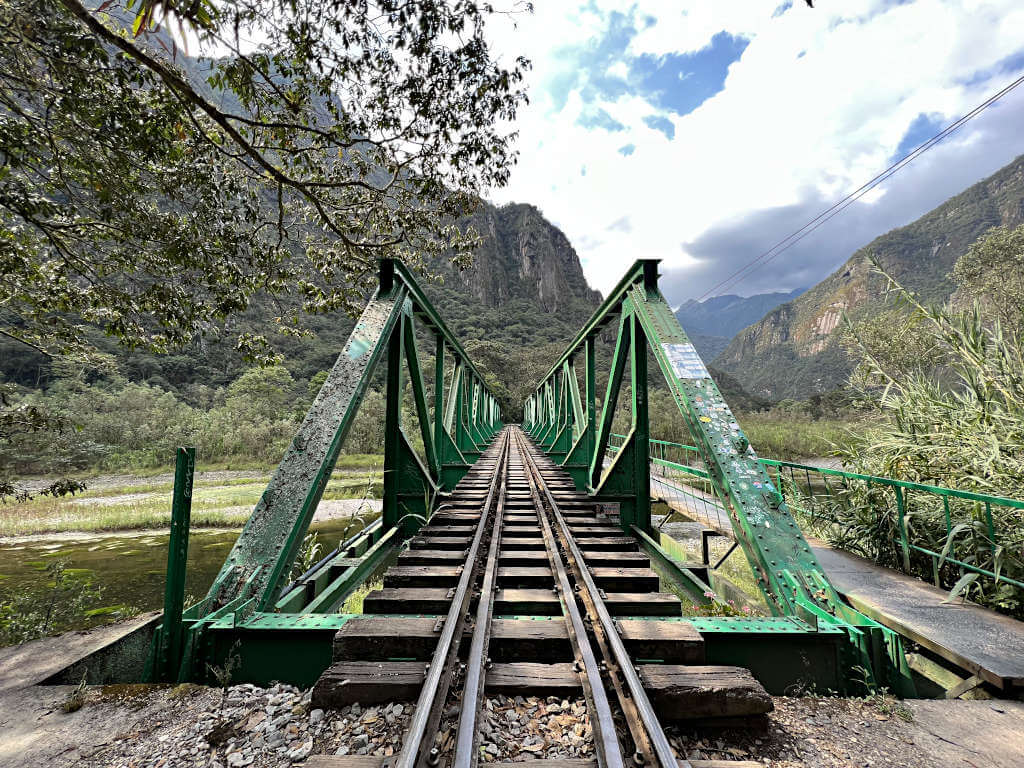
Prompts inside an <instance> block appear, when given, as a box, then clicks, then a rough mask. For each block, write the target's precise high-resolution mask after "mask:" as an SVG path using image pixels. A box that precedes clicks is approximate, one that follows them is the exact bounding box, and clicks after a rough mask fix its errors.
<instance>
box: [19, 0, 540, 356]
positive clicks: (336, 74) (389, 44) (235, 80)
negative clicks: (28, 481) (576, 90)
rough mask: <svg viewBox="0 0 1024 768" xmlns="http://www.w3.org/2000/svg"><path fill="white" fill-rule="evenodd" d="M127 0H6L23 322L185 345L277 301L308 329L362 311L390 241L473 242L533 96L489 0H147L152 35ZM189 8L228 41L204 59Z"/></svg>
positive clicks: (215, 44) (258, 349)
mask: <svg viewBox="0 0 1024 768" xmlns="http://www.w3.org/2000/svg"><path fill="white" fill-rule="evenodd" d="M117 2H118V0H114V2H111V1H110V0H108V2H104V3H103V5H102V6H101V8H102V9H105V10H102V11H99V10H98V11H90V10H89V9H88V8H87V7H86V6H85V5H83V4H82V2H80V1H79V0H11V2H8V3H4V4H3V5H2V6H0V29H2V30H3V31H2V32H0V105H2V109H0V267H2V270H3V274H4V275H5V280H4V282H3V285H2V286H0V308H2V310H3V313H4V314H3V316H2V318H0V323H2V324H0V331H2V332H3V333H4V334H6V335H9V336H13V337H15V338H18V339H21V340H23V341H25V342H27V343H30V344H32V345H34V346H36V347H38V348H40V349H43V350H45V351H47V352H50V353H54V352H64V351H68V350H79V351H80V350H81V348H82V347H83V346H84V345H85V339H84V336H83V327H84V324H85V323H93V324H97V325H99V326H100V327H102V328H103V329H104V330H105V331H106V332H107V333H109V334H111V335H113V336H115V337H116V338H118V339H119V340H120V341H121V342H122V343H124V344H126V345H128V346H144V347H148V348H152V349H155V350H158V351H163V350H166V349H168V348H170V347H173V346H176V345H180V344H183V343H185V342H187V341H189V340H190V339H192V338H193V337H194V336H196V335H197V334H202V333H204V332H208V331H209V330H211V329H212V328H214V327H216V326H217V325H218V324H222V323H223V322H224V321H225V320H226V319H228V318H230V317H232V316H234V315H237V314H239V313H240V312H242V311H243V310H244V309H245V308H246V307H248V306H249V305H250V303H251V301H252V299H253V297H254V296H256V295H257V294H263V295H268V296H272V297H278V298H279V299H280V300H281V304H282V306H281V316H280V317H279V319H278V324H279V328H280V329H281V330H282V331H285V332H294V330H295V329H296V328H299V327H301V324H302V323H301V318H302V315H303V313H304V312H324V311H330V310H334V309H338V308H344V309H348V310H353V309H355V308H356V307H357V306H359V305H360V304H361V298H362V296H363V295H364V293H365V290H366V286H367V284H368V282H369V278H370V276H371V274H372V273H373V271H374V270H375V269H376V260H377V258H378V257H382V256H394V257H400V258H404V259H405V260H407V261H412V262H415V263H422V261H423V259H425V258H427V257H431V256H440V255H442V254H448V255H451V256H452V257H453V258H456V259H465V258H467V257H468V254H469V252H470V249H471V247H472V246H473V244H474V243H475V237H474V236H473V233H472V232H464V231H461V230H460V229H459V228H458V227H457V226H456V223H455V222H456V219H457V218H458V217H459V216H462V215H464V214H466V213H468V212H469V211H470V210H471V209H472V208H473V207H474V205H475V204H476V201H477V200H478V195H479V193H480V192H481V191H483V190H484V189H485V188H487V187H489V186H491V185H495V184H501V183H503V182H504V181H505V180H506V179H507V177H508V173H509V170H510V167H511V165H512V163H513V162H514V153H513V151H512V148H511V140H512V138H513V137H512V135H511V134H510V133H509V132H508V130H507V129H506V126H507V124H508V122H509V121H511V120H512V119H513V118H514V117H515V113H516V109H517V107H518V105H519V104H520V103H522V101H523V100H524V98H525V96H524V93H523V92H522V90H521V89H520V88H519V85H520V83H521V80H522V71H523V68H524V67H525V66H527V63H526V62H525V61H524V60H523V59H517V60H516V61H515V63H514V65H513V66H512V67H511V68H509V69H506V68H503V67H501V66H499V65H498V64H496V63H495V62H494V61H493V60H492V59H491V56H490V52H489V50H488V47H487V42H486V39H485V37H484V26H483V25H484V20H485V17H486V15H487V13H488V10H487V9H486V8H485V7H482V6H478V5H477V3H475V2H471V1H470V0H421V1H420V2H417V3H414V4H411V3H405V2H399V1H398V0H378V1H377V2H366V1H365V0H297V1H292V0H224V1H223V2H217V3H215V4H214V3H212V2H210V1H209V0H141V5H137V6H135V7H134V8H132V9H131V10H132V11H135V12H136V17H135V20H134V24H132V25H131V26H132V27H133V29H132V30H129V29H128V28H127V27H128V24H129V22H128V21H126V20H125V19H126V18H128V19H130V16H127V17H126V14H127V13H128V10H129V9H127V8H119V7H118V6H117V5H116V3H117ZM127 2H128V5H129V6H133V5H134V2H135V0H127ZM171 21H174V22H176V23H178V24H179V25H181V26H182V28H185V27H187V28H188V29H189V33H190V34H191V35H192V36H194V37H197V38H198V40H199V43H200V46H201V47H202V48H203V49H204V50H212V49H216V50H217V51H219V52H221V53H223V54H225V55H223V56H222V57H220V58H217V59H193V58H189V57H187V56H184V55H183V54H181V53H180V52H178V50H177V46H176V44H175V43H174V41H173V39H172V38H171V37H170V36H169V35H168V34H167V33H166V31H165V29H164V28H165V27H166V25H167V23H169V22H171ZM133 32H134V33H136V35H135V36H133ZM253 40H255V41H259V42H258V43H255V44H250V43H248V42H246V41H253ZM238 344H239V346H240V347H241V348H242V349H244V350H245V351H246V352H247V353H248V354H249V356H250V357H253V358H257V359H259V358H264V359H265V358H266V357H268V356H269V355H270V352H271V350H270V344H269V342H268V339H267V336H266V334H239V338H238Z"/></svg>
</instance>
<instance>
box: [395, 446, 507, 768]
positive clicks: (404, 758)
mask: <svg viewBox="0 0 1024 768" xmlns="http://www.w3.org/2000/svg"><path fill="white" fill-rule="evenodd" d="M501 441H502V443H501V448H500V449H499V453H498V457H497V461H496V465H495V471H494V474H493V476H492V477H491V483H490V486H489V487H488V490H487V498H486V499H485V501H484V506H483V509H481V510H480V520H479V522H478V523H477V526H476V533H475V534H474V536H473V542H472V543H471V544H470V547H469V550H468V551H467V553H466V562H465V566H464V567H463V569H462V575H461V576H460V577H459V583H458V586H457V587H456V588H455V594H454V596H453V597H452V602H451V605H450V606H449V608H448V614H447V616H446V617H445V621H444V626H443V629H442V630H441V637H440V638H438V641H437V648H436V649H435V650H434V655H433V656H432V657H431V659H430V664H429V665H428V667H427V677H426V679H425V680H424V681H423V688H422V689H420V695H419V698H418V699H417V700H416V711H415V713H414V714H413V717H412V722H410V723H409V729H408V731H406V736H405V743H404V744H403V746H402V751H401V752H400V753H399V755H398V757H397V758H396V759H395V761H394V766H395V768H417V767H418V766H421V765H426V764H427V761H428V754H429V753H425V752H424V751H423V750H422V745H423V739H424V736H425V735H426V733H427V731H428V728H429V727H430V725H431V724H433V728H431V729H430V730H435V731H436V728H437V723H438V722H439V721H440V717H441V710H442V709H443V707H444V702H445V699H446V698H447V696H448V687H449V685H450V683H451V676H452V666H453V663H454V660H455V656H456V655H457V654H458V650H459V647H458V643H455V644H454V645H453V643H452V641H453V639H454V638H455V637H456V635H458V637H459V638H461V637H462V629H463V626H464V624H465V617H466V614H467V613H468V610H467V609H468V608H469V599H470V596H471V594H472V592H471V590H470V586H471V585H472V584H473V583H474V581H475V576H476V573H477V553H478V552H479V550H480V542H481V541H482V540H483V537H484V532H485V530H486V528H487V521H488V520H489V519H490V512H491V506H492V504H493V502H494V497H495V492H496V491H497V486H498V478H499V476H500V472H499V471H498V467H500V466H501V464H502V463H503V462H507V461H508V451H509V445H510V439H509V431H508V429H507V428H506V429H505V431H504V432H503V433H502V435H501ZM442 678H444V685H442ZM434 735H435V734H431V738H433V737H434ZM432 751H433V748H432V750H431V752H432ZM431 757H436V755H431Z"/></svg>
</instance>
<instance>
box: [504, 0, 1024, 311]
mask: <svg viewBox="0 0 1024 768" xmlns="http://www.w3.org/2000/svg"><path fill="white" fill-rule="evenodd" d="M534 5H535V10H534V12H533V13H532V14H531V13H513V14H508V15H499V16H496V17H494V18H492V19H491V21H490V22H489V32H488V34H489V35H490V37H491V40H492V44H493V47H494V53H495V54H496V55H497V56H498V57H499V59H500V60H501V61H503V62H504V63H506V64H507V63H509V62H510V61H511V59H512V57H514V56H515V55H518V54H522V55H525V56H527V58H529V59H530V60H531V61H532V63H533V67H532V70H531V71H530V73H529V75H528V85H529V94H530V104H529V105H528V106H527V107H524V108H523V109H522V110H521V111H520V114H519V116H518V118H517V120H516V125H515V128H516V130H518V132H519V138H518V143H517V146H518V150H519V153H520V156H519V162H518V165H517V167H516V169H515V170H514V171H513V174H512V177H511V180H510V183H509V184H508V186H506V187H505V188H502V189H498V190H494V191H493V193H492V194H491V198H492V199H493V200H494V201H495V202H497V203H499V204H500V203H506V202H512V201H515V202H528V203H532V204H534V205H536V206H537V207H538V208H539V209H540V210H541V211H542V212H543V213H544V215H545V216H546V217H547V218H548V219H549V220H551V221H552V222H553V223H555V224H556V225H557V226H558V227H560V228H561V229H562V230H563V231H564V232H565V234H566V235H567V236H568V237H569V240H570V241H571V242H572V244H573V246H574V247H575V249H576V251H577V253H578V254H579V256H580V259H581V261H582V264H583V269H584V272H585V273H586V276H587V279H588V281H589V282H590V284H591V285H592V286H593V287H595V288H597V289H598V290H601V291H602V292H607V291H608V289H609V288H611V287H612V286H614V285H615V283H616V282H617V280H618V278H619V277H621V275H622V274H623V273H624V272H625V270H626V269H627V268H628V266H629V265H630V264H631V263H632V262H633V260H634V259H637V258H659V259H661V260H662V264H661V273H662V281H661V285H662V290H663V292H664V293H665V295H666V297H667V298H668V300H669V301H670V302H671V303H673V304H678V303H681V302H683V301H685V300H686V299H690V298H697V297H700V296H701V295H702V294H704V293H705V292H706V291H708V290H709V289H711V288H712V287H713V286H714V285H715V284H716V283H718V282H719V281H721V280H723V279H724V278H726V277H728V276H729V275H730V274H731V273H732V272H734V271H735V270H736V269H738V268H739V267H741V266H742V265H743V264H745V263H746V262H747V261H748V260H750V259H751V258H754V257H756V256H757V255H759V254H760V253H761V252H762V251H764V250H766V249H768V248H769V247H771V246H772V245H773V244H775V243H776V242H777V241H778V240H780V239H782V238H783V237H785V236H786V235H788V234H789V233H790V232H792V231H793V230H796V229H798V228H799V227H801V226H802V225H804V224H805V223H806V222H808V221H809V220H810V219H813V218H814V217H815V216H816V215H817V214H818V213H820V212H821V211H822V210H824V209H825V208H827V207H829V206H830V205H831V204H832V203H833V202H835V201H836V200H838V199H839V198H841V197H843V196H844V195H846V194H847V193H849V192H851V191H853V190H854V189H856V188H857V187H859V186H860V185H861V184H863V183H864V182H866V181H868V180H869V179H870V178H872V177H873V176H874V175H875V174H877V173H879V172H881V171H882V170H884V169H885V168H886V167H887V166H888V165H889V164H890V163H892V162H893V161H895V160H896V159H898V158H899V157H900V156H901V155H902V154H903V153H905V152H907V151H910V150H912V149H913V148H914V147H916V146H917V145H918V144H920V143H921V142H922V141H924V140H926V139H928V138H930V137H931V136H932V135H934V134H935V133H936V132H938V131H939V130H941V129H942V128H943V127H945V126H946V125H948V124H949V123H951V122H953V121H954V120H956V119H957V118H958V117H960V116H961V115H962V114H964V113H966V112H968V111H970V110H971V109H973V108H974V107H975V106H977V105H978V104H980V103H981V102H982V101H984V100H985V99H986V98H988V97H989V96H990V95H991V94H993V93H994V92H996V91H998V90H1000V89H1001V88H1003V87H1004V86H1005V85H1007V84H1008V83H1010V82H1011V81H1012V80H1014V79H1015V78H1016V77H1019V76H1020V75H1022V74H1024V2H1021V0H942V1H940V0H817V2H815V6H816V7H815V8H813V9H811V8H808V7H807V5H806V3H805V2H803V0H796V2H782V1H781V0H636V1H632V0H588V1H587V2H581V1H580V0H535V3H534ZM1020 154H1024V86H1022V87H1020V88H1019V89H1017V90H1015V91H1013V92H1011V93H1010V94H1009V95H1007V96H1006V97H1005V98H1004V99H1003V100H1001V101H1000V102H998V103H997V104H996V105H994V106H993V107H991V108H990V109H988V110H986V111H985V112H984V113H982V115H981V116H979V117H978V118H976V119H975V120H973V121H972V122H971V123H969V124H968V125H967V126H965V127H963V128H961V129H960V130H959V131H958V132H957V133H955V134H954V135H953V136H951V137H950V138H947V139H946V140H944V141H943V142H942V143H941V144H939V145H938V146H936V147H935V148H934V149H932V150H930V151H929V152H927V153H925V154H924V155H923V156H921V157H920V158H919V159H917V160H915V161H914V162H913V163H911V164H910V165H909V166H908V167H907V168H906V169H904V170H903V171H901V172H900V173H898V174H897V175H895V176H894V177H893V178H892V179H891V180H889V181H886V182H885V183H883V184H882V185H881V186H880V187H878V188H877V189H875V190H873V191H872V192H871V193H870V194H869V195H867V196H865V197H864V198H862V199H861V200H860V201H858V202H857V203H854V204H853V205H852V206H851V207H850V208H849V209H847V210H846V211H845V212H844V213H842V214H841V215H839V216H837V217H836V218H834V219H833V220H832V221H830V222H829V223H827V224H825V225H824V226H823V227H821V228H820V229H818V230H817V231H816V232H815V233H814V234H812V235H811V236H809V237H807V238H806V239H804V240H803V241H802V242H801V243H800V244H799V245H797V246H796V247H794V248H792V249H790V250H788V251H787V252H785V253H784V254H783V255H781V256H780V257H778V258H777V259H775V260H774V261H773V262H772V263H771V264H770V265H768V266H765V267H763V268H760V269H757V270H755V271H753V273H752V274H751V275H750V277H748V278H746V279H745V280H743V281H742V282H740V283H738V284H737V285H735V286H732V287H730V288H728V289H727V290H726V291H725V292H729V293H738V294H741V295H751V294H755V293H763V292H767V291H777V290H787V291H788V290H792V289H793V288H798V287H807V286H811V285H814V284H815V283H817V282H818V281H820V280H821V279H823V278H824V277H826V276H827V275H828V274H830V273H831V272H832V271H834V270H835V269H836V268H837V267H838V266H840V265H841V264H842V263H843V262H844V261H845V260H846V259H847V258H848V257H849V256H850V254H851V253H852V252H853V251H855V250H856V249H857V248H858V247H860V246H863V245H865V244H867V243H868V242H870V240H871V239H872V238H874V237H876V236H877V235H880V234H882V233H884V232H886V231H888V230H890V229H892V228H893V227H896V226H900V225H902V224H906V223H909V222H910V221H913V220H914V219H916V218H917V217H919V216H920V215H922V214H924V213H926V212H927V211H929V210H930V209H932V208H934V207H935V206H936V205H938V204H939V203H941V202H942V201H944V200H945V199H947V198H949V197H951V196H952V195H955V194H956V193H958V192H960V191H962V190H963V189H965V188H966V187H968V186H970V185H971V184H972V183H974V182H976V181H978V180H980V179H982V178H984V177H985V176H988V175H989V174H991V173H993V172H994V171H996V170H998V169H999V168H1001V167H1002V166H1004V165H1006V164H1007V163H1008V162H1010V161H1011V160H1013V159H1014V158H1015V157H1017V156H1018V155H1020ZM717 292H720V291H716V293H717Z"/></svg>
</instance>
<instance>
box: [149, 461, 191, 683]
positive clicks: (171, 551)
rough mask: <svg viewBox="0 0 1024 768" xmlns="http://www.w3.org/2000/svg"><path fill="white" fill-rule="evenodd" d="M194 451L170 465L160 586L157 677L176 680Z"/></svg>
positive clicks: (180, 646) (180, 641)
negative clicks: (169, 497) (167, 527)
mask: <svg viewBox="0 0 1024 768" xmlns="http://www.w3.org/2000/svg"><path fill="white" fill-rule="evenodd" d="M195 467H196V449H195V448H179V449H178V452H177V456H176V457H175V463H174V496H173V498H172V501H171V535H170V538H169V540H168V542H167V582H166V584H165V585H164V616H163V622H162V623H161V625H160V630H159V631H160V636H159V646H158V647H159V655H158V657H157V664H158V670H159V671H158V673H157V674H158V675H159V679H161V680H168V681H174V680H177V676H178V668H179V667H180V666H181V657H182V652H183V650H184V648H183V645H184V643H183V640H184V635H183V631H182V621H181V615H182V612H183V611H184V608H185V569H186V566H187V564H188V533H189V522H190V520H191V517H192V482H193V477H194V474H195Z"/></svg>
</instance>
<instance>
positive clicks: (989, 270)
mask: <svg viewBox="0 0 1024 768" xmlns="http://www.w3.org/2000/svg"><path fill="white" fill-rule="evenodd" d="M953 279H954V280H956V283H957V286H958V287H959V289H960V290H961V291H962V292H963V293H965V294H966V295H967V298H968V299H971V300H976V301H979V302H981V306H982V309H983V310H984V311H985V314H987V315H990V316H992V317H994V318H998V319H999V321H1000V323H1001V324H1002V326H1003V328H1004V329H1005V330H1006V331H1009V332H1011V333H1015V334H1019V333H1021V331H1024V225H1021V226H1019V227H1017V228H1016V229H1010V228H1009V227H995V228H993V229H990V230H989V231H988V232H987V233H986V234H985V235H984V236H983V237H981V238H980V239H978V240H977V241H976V242H974V243H972V244H971V247H970V248H968V249H967V253H965V254H964V255H963V256H961V257H960V258H959V259H957V262H956V264H955V265H954V266H953Z"/></svg>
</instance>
